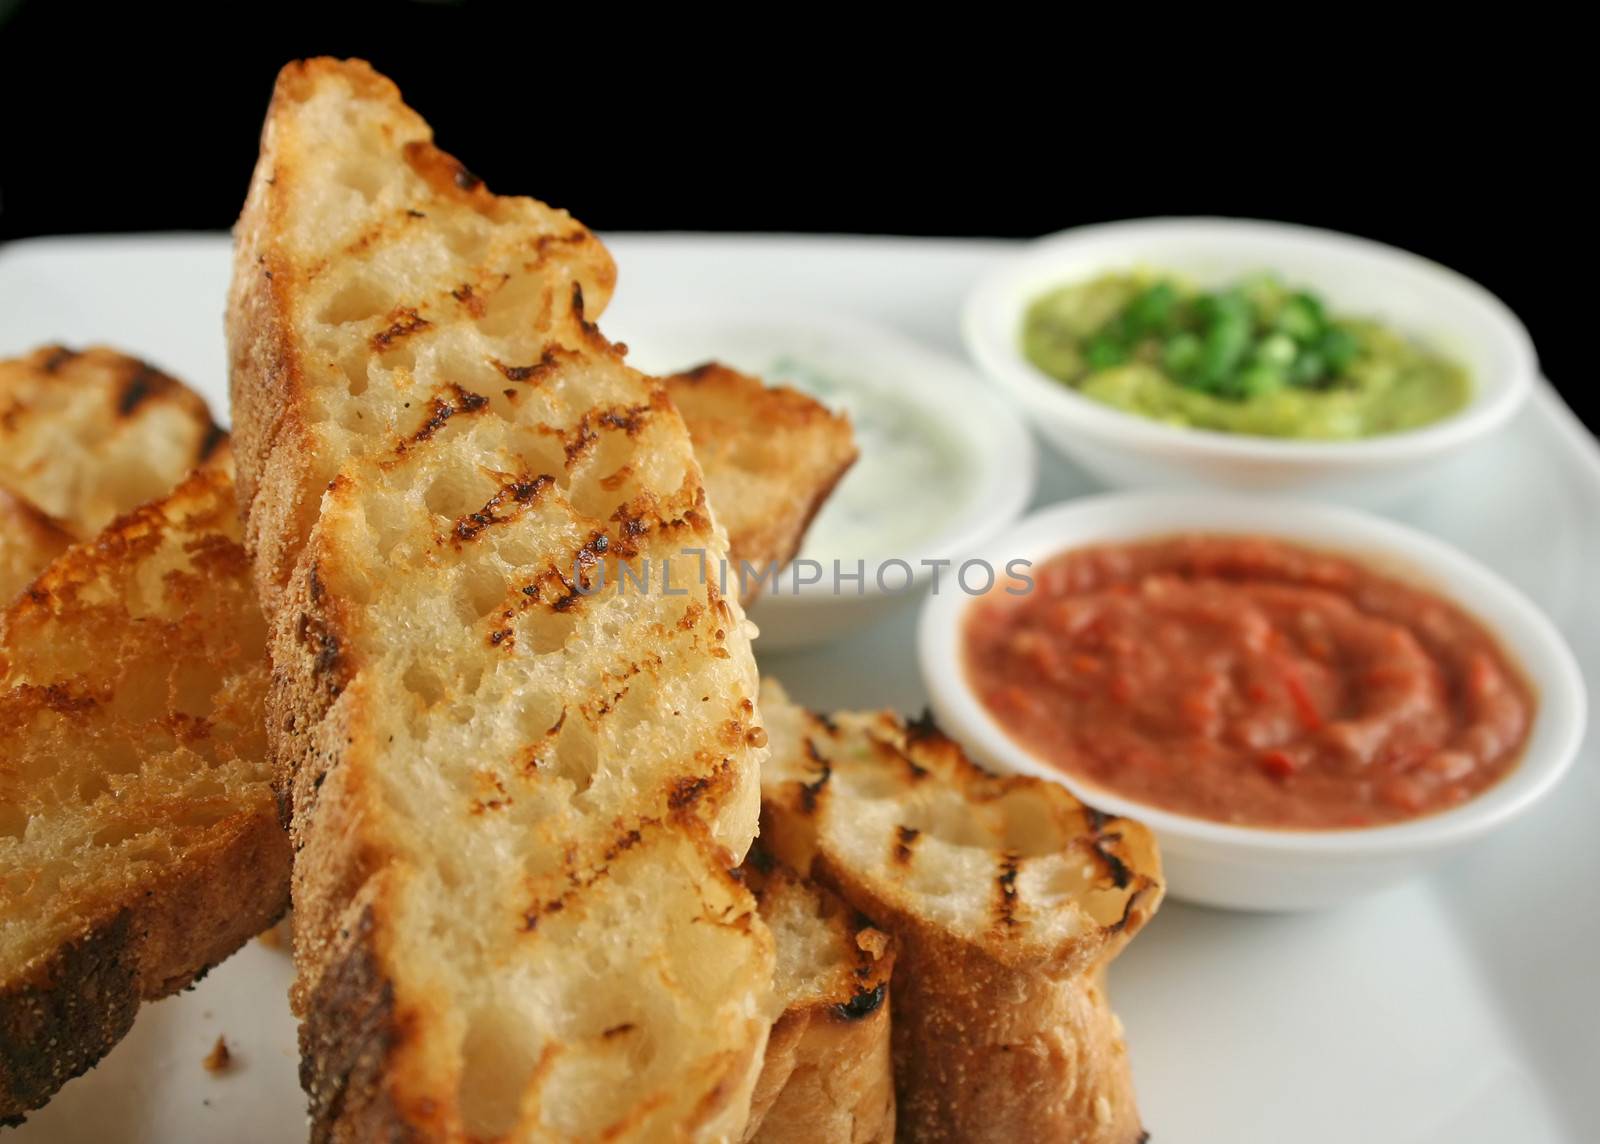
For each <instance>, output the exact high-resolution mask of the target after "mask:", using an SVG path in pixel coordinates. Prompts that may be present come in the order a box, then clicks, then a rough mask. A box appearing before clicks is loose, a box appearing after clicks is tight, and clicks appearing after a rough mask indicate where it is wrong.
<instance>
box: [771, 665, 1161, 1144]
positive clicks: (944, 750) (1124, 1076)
mask: <svg viewBox="0 0 1600 1144" xmlns="http://www.w3.org/2000/svg"><path fill="white" fill-rule="evenodd" d="M762 711H763V715H764V717H765V719H766V722H767V728H768V733H769V736H770V737H771V741H772V744H773V756H772V763H771V765H770V767H769V770H768V771H767V772H766V773H765V774H764V775H763V808H762V823H763V825H762V836H763V839H764V841H765V842H766V844H767V845H770V846H771V847H772V848H773V850H774V852H775V853H776V854H777V855H778V856H779V857H780V858H782V859H783V860H784V861H787V862H789V863H790V864H792V865H794V866H796V867H797V868H799V869H801V870H803V871H805V872H806V873H807V874H808V875H809V876H810V877H812V878H814V879H815V880H817V881H818V882H820V883H822V884H823V885H825V886H827V887H828V888H829V889H831V890H833V891H834V892H836V893H837V894H839V896H840V897H842V898H843V899H844V900H845V901H847V902H849V903H850V904H851V905H852V906H854V907H855V908H857V909H859V910H861V911H862V912H864V913H866V914H868V915H869V916H871V917H872V918H873V919H874V920H875V921H876V922H877V923H878V924H879V925H880V926H882V927H883V928H885V929H887V930H888V931H890V932H891V933H893V934H894V936H895V938H896V940H897V942H898V944H899V954H898V957H897V960H896V965H895V973H894V980H893V996H894V1004H895V1015H894V1029H893V1041H894V1066H895V1090H896V1101H897V1110H896V1116H897V1121H898V1124H899V1132H900V1134H901V1135H902V1137H904V1138H906V1139H913V1140H919V1141H920V1140H961V1141H969V1140H972V1141H986V1140H994V1141H1012V1140H1075V1141H1078V1140H1081V1141H1089V1142H1091V1144H1135V1142H1136V1141H1139V1140H1141V1139H1142V1138H1143V1130H1142V1128H1141V1127H1140V1123H1139V1116H1138V1110H1137V1106H1136V1104H1135V1101H1134V1096H1133V1086H1132V1079H1131V1076H1130V1073H1129V1068H1128V1058H1127V1051H1126V1048H1125V1046H1124V1044H1123V1040H1122V1035H1121V1027H1120V1024H1119V1023H1118V1022H1117V1020H1116V1018H1115V1016H1114V1015H1113V1014H1112V1012H1111V1009H1110V1007H1109V1005H1108V1003H1107V1000H1106V996H1105V989H1104V973H1105V968H1106V966H1107V965H1108V964H1109V963H1110V962H1111V960H1112V959H1113V958H1114V957H1115V956H1116V955H1117V953H1119V952H1120V951H1121V949H1122V948H1123V947H1124V946H1125V945H1126V943H1127V942H1128V941H1129V940H1130V939H1131V938H1132V937H1133V935H1134V934H1136V933H1137V932H1138V931H1139V930H1140V929H1141V928H1142V927H1143V925H1144V924H1145V922H1146V921H1148V919H1149V918H1150V916H1151V915H1152V914H1153V913H1154V912H1155V909H1156V907H1157V905H1158V904H1159V903H1160V900H1161V895H1162V882H1161V865H1160V859H1159V857H1158V855H1157V853H1156V849H1155V843H1154V840H1153V838H1152V837H1151V835H1150V833H1149V831H1147V830H1146V829H1145V828H1144V827H1143V826H1141V825H1140V824H1138V823H1136V822H1132V821H1130V820H1127V819H1119V818H1110V817H1107V816H1105V815H1102V814H1099V813H1098V812H1096V811H1094V810H1092V809H1091V808H1087V807H1084V806H1083V805H1082V804H1081V803H1079V802H1078V801H1077V800H1076V799H1075V798H1073V797H1072V796H1071V795H1070V794H1069V793H1068V792H1067V791H1066V790H1065V788H1063V787H1060V786H1058V785H1056V784H1053V783H1048V782H1044V781H1043V780H1038V779H1033V778H1030V777H1024V776H1004V777H1000V776H995V775H991V774H989V773H988V772H986V771H984V770H982V769H981V768H979V767H978V766H976V765H975V764H973V763H972V762H971V761H970V760H968V759H967V758H966V756H965V755H964V754H963V753H962V752H961V750H960V748H959V747H958V746H957V745H956V744H954V743H952V742H951V741H950V740H949V739H947V738H945V737H944V736H943V735H942V734H940V733H939V732H938V730H937V728H935V727H934V726H933V725H932V724H931V722H930V721H927V720H923V721H919V722H917V723H914V724H910V725H907V724H905V723H902V722H901V721H900V720H898V719H896V718H895V717H893V716H892V715H889V714H887V713H879V714H861V715H852V714H843V715H837V716H834V717H833V718H831V719H823V718H821V717H818V716H814V715H811V714H809V713H807V712H804V711H802V710H800V709H799V708H796V707H795V706H794V705H793V704H791V703H789V702H788V700H787V697H786V696H784V694H783V692H782V690H781V688H779V687H777V686H776V685H775V684H772V683H770V682H769V683H768V684H767V685H766V686H765V687H764V689H763V694H762ZM975 870H984V871H986V872H987V880H985V879H984V878H981V877H980V878H975V877H974V871H975Z"/></svg>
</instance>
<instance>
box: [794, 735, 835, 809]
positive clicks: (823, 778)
mask: <svg viewBox="0 0 1600 1144" xmlns="http://www.w3.org/2000/svg"><path fill="white" fill-rule="evenodd" d="M805 744H806V754H808V755H810V756H811V761H812V762H814V763H816V764H817V766H819V767H821V768H822V771H821V773H820V774H818V775H817V777H816V779H815V780H814V781H812V782H809V783H802V784H800V805H801V807H802V808H803V809H804V810H805V812H806V813H807V814H812V813H814V812H815V811H816V809H817V796H819V795H820V794H821V793H822V788H823V787H825V786H827V785H828V780H829V779H831V778H832V777H833V766H832V764H830V763H829V762H828V760H827V759H824V758H823V757H822V756H821V755H820V754H818V753H817V746H816V744H815V743H813V742H812V741H811V740H810V739H807V740H805Z"/></svg>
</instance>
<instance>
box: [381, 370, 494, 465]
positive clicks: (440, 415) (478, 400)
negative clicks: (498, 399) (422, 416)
mask: <svg viewBox="0 0 1600 1144" xmlns="http://www.w3.org/2000/svg"><path fill="white" fill-rule="evenodd" d="M450 392H451V394H452V395H453V396H454V398H455V400H454V401H453V402H451V401H446V400H445V399H444V398H442V397H437V396H436V397H434V398H433V399H432V403H431V404H430V406H429V410H428V417H427V420H425V421H423V423H422V424H421V425H420V426H418V427H417V429H416V431H415V432H414V433H412V434H411V436H409V437H406V438H404V439H402V440H401V441H400V442H399V443H398V444H397V445H395V447H394V451H395V453H396V454H397V455H401V456H403V455H404V454H405V452H406V451H407V450H408V449H409V448H410V447H411V446H413V445H420V444H422V443H423V442H425V441H429V440H431V439H432V438H433V435H434V434H435V433H437V432H439V430H440V429H443V428H444V426H445V423H446V422H448V421H449V420H450V418H452V417H454V416H455V415H456V414H458V413H477V412H479V411H480V410H482V409H484V408H486V407H487V406H488V404H489V399H488V398H487V397H485V396H484V395H483V394H481V393H474V392H472V390H470V389H463V388H462V387H461V386H459V385H451V386H450Z"/></svg>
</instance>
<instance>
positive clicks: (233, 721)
mask: <svg viewBox="0 0 1600 1144" xmlns="http://www.w3.org/2000/svg"><path fill="white" fill-rule="evenodd" d="M152 581H154V582H155V583H157V584H159V585H160V587H159V589H158V590H157V591H156V593H155V595H154V596H152V595H150V594H148V593H149V591H150V589H149V587H148V585H149V584H150V583H151V582H152ZM0 630H3V636H0V737H3V739H4V741H5V742H6V743H7V744H8V746H7V748H6V753H5V754H4V755H3V756H0V803H3V804H4V808H5V809H6V810H7V811H9V812H14V813H15V814H17V815H19V816H21V817H20V818H19V819H18V823H19V824H26V829H25V830H20V831H16V832H12V833H5V834H0V864H3V865H4V866H5V868H7V870H8V873H9V874H11V875H12V876H13V879H14V880H9V881H7V882H6V883H5V885H4V886H3V887H0V906H3V907H4V908H3V909H0V917H3V918H4V921H5V926H4V928H3V932H0V1032H3V1034H4V1035H3V1037H0V1045H3V1050H0V1118H6V1119H15V1118H18V1117H20V1116H21V1115H22V1114H23V1113H24V1112H26V1111H28V1110H29V1109H31V1108H35V1107H38V1106H39V1105H40V1104H42V1103H43V1102H44V1101H45V1100H46V1099H48V1098H49V1097H50V1096H51V1095H52V1094H53V1093H54V1091H55V1090H56V1089H57V1088H58V1087H59V1086H60V1085H61V1084H62V1083H64V1082H65V1081H66V1080H68V1079H70V1078H71V1077H73V1076H76V1075H78V1074H79V1073H81V1072H83V1071H84V1070H85V1069H87V1068H89V1067H90V1066H92V1065H93V1064H94V1063H95V1062H96V1061H98V1060H99V1059H100V1057H101V1056H103V1055H104V1054H105V1052H106V1051H107V1050H108V1049H110V1048H111V1046H112V1045H114V1044H115V1043H116V1042H117V1040H118V1039H120V1038H121V1037H122V1035H123V1034H125V1033H126V1032H127V1030H128V1027H129V1026H130V1025H131V1024H132V1021H133V1016H134V1014H135V1012H136V1011H137V1009H138V1005H139V1002H140V1001H141V1000H154V999H157V998H160V997H164V996H167V995H168V994H170V993H173V992H175V991H177V990H179V989H182V988H185V987H186V986H188V985H189V984H191V983H192V982H193V981H194V980H195V979H197V978H198V977H199V976H200V975H201V974H203V973H204V972H205V971H206V970H207V969H208V968H209V967H210V966H212V965H214V964H216V963H217V962H218V961H220V960H222V959H223V958H224V957H226V956H227V955H228V954H230V953H232V952H233V951H234V950H235V949H237V948H238V947H239V946H240V945H242V944H243V943H244V942H246V941H247V940H249V938H250V937H251V936H253V935H254V934H256V933H258V932H260V931H261V930H262V929H264V928H265V927H266V926H268V925H270V924H272V922H273V921H274V920H276V919H277V918H278V917H279V916H280V915H281V914H282V912H283V910H284V909H285V907H286V905H287V900H288V894H287V891H288V876H289V864H290V852H289V845H288V840H287V838H286V836H285V835H284V833H283V831H282V829H281V828H280V827H279V825H278V820H277V810H276V804H275V802H274V799H273V796H272V793H271V789H270V785H269V783H268V781H267V773H266V763H265V743H264V736H263V734H262V729H261V728H260V726H259V712H260V710H261V704H262V701H263V699H264V696H265V691H266V664H265V658H264V655H263V654H262V653H263V649H262V631H261V620H260V616H259V613H258V612H256V611H255V605H254V600H253V592H252V589H251V587H250V584H249V577H248V571H247V566H246V562H245V559H244V554H243V551H242V549H241V548H240V547H239V545H238V533H237V518H236V510H235V505H234V501H233V496H232V483H231V478H230V475H229V472H228V471H227V468H226V466H225V465H223V466H222V467H219V468H213V469H207V470H201V471H198V472H196V473H195V474H193V475H192V476H191V477H189V478H188V479H187V480H186V481H185V482H184V483H183V484H182V485H180V486H179V487H178V489H177V490H175V491H174V492H173V494H172V495H171V496H170V497H169V498H167V499H165V500H163V501H158V502H155V503H154V504H152V505H149V506H146V507H144V508H141V509H139V510H136V511H135V512H134V513H132V514H130V515H129V516H127V517H124V518H122V519H121V520H119V521H117V522H115V523H114V524H113V525H112V526H111V527H110V528H108V529H107V530H106V531H105V532H104V533H103V534H102V535H101V536H100V537H98V538H97V539H96V540H95V541H94V542H93V543H89V544H82V545H77V546H74V547H73V548H70V549H69V550H68V551H67V552H66V553H64V554H63V555H62V556H61V557H60V558H58V559H57V560H56V561H55V562H54V563H53V564H52V565H51V566H50V567H49V568H48V569H47V570H46V571H45V572H44V573H43V574H42V575H41V576H40V577H39V578H38V579H37V580H36V581H35V583H34V584H33V586H32V588H30V590H29V591H28V592H27V593H25V594H24V595H23V596H21V597H20V598H19V599H18V600H17V601H16V602H15V603H14V604H13V605H12V606H11V608H10V609H8V610H7V612H6V613H5V615H4V617H3V619H0ZM152 681H159V682H160V683H161V684H162V686H161V688H160V690H159V691H157V692H155V693H145V692H146V690H147V685H148V684H149V683H151V682H152ZM130 761H131V766H130ZM100 784H105V785H106V786H109V787H110V788H111V789H110V790H109V791H106V792H105V793H98V794H97V793H95V792H96V791H97V790H98V789H99V787H100ZM85 792H87V793H85ZM113 792H114V794H113ZM52 886H54V887H56V888H54V889H47V887H52Z"/></svg>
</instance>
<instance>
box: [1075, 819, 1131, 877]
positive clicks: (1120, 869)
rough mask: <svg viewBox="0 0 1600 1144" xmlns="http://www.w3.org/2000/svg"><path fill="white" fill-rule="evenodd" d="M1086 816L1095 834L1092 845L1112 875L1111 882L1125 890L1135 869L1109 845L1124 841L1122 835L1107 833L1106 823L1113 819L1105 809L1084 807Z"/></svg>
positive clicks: (1091, 841) (1108, 872) (1092, 832)
mask: <svg viewBox="0 0 1600 1144" xmlns="http://www.w3.org/2000/svg"><path fill="white" fill-rule="evenodd" d="M1083 814H1084V818H1085V819H1087V821H1088V824H1089V830H1090V832H1091V834H1092V835H1093V838H1092V839H1091V840H1090V843H1089V844H1090V846H1092V847H1093V848H1094V852H1095V855H1096V856H1097V857H1098V858H1099V859H1100V862H1101V864H1102V865H1103V866H1105V868H1106V873H1107V874H1109V875H1111V884H1112V885H1114V886H1115V887H1116V888H1117V889H1119V890H1125V889H1127V888H1128V886H1129V884H1130V883H1131V882H1132V881H1133V871H1132V870H1130V869H1128V864H1127V863H1126V862H1124V861H1123V860H1122V859H1121V858H1119V857H1118V856H1117V855H1116V854H1115V853H1114V852H1113V851H1112V850H1111V849H1110V847H1109V846H1108V845H1107V844H1108V843H1116V842H1121V841H1122V835H1121V834H1117V833H1107V832H1106V829H1105V828H1106V824H1107V823H1109V822H1111V821H1112V819H1111V817H1110V816H1109V815H1107V814H1106V813H1105V812H1104V811H1099V810H1096V809H1095V808H1094V807H1092V806H1088V805H1085V806H1084V808H1083Z"/></svg>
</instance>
